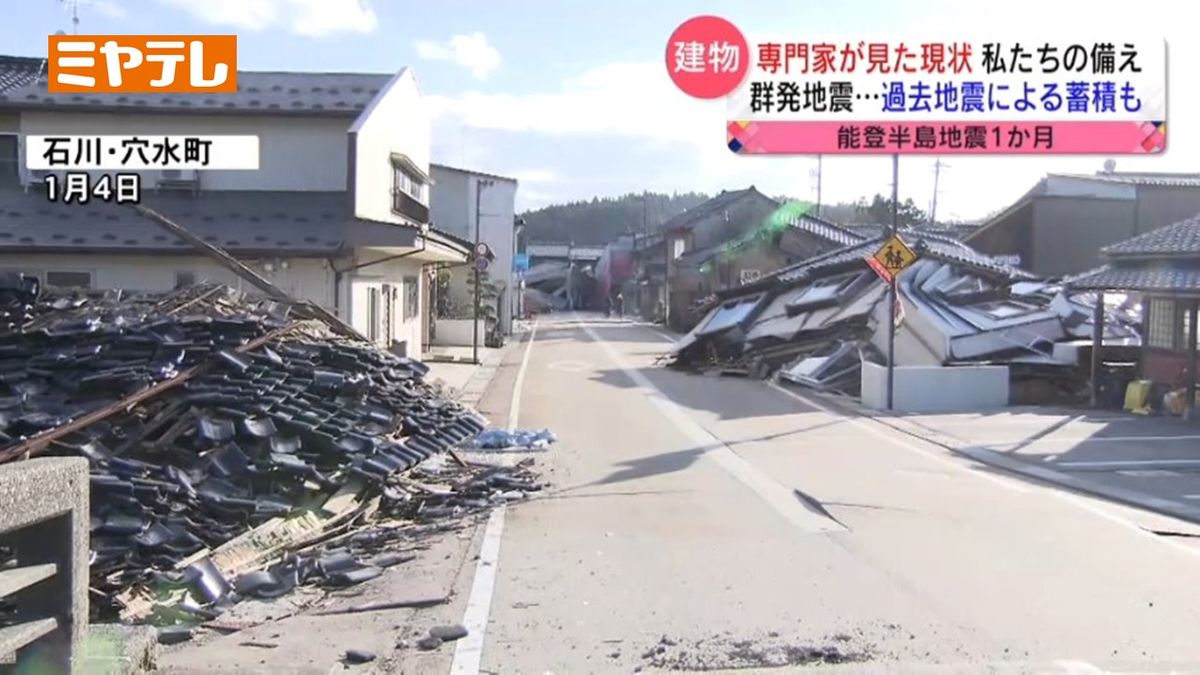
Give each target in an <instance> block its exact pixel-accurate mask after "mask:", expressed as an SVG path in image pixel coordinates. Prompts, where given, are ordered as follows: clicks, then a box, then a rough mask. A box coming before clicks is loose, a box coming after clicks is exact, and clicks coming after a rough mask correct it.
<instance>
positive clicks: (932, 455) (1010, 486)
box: [767, 382, 1029, 492]
mask: <svg viewBox="0 0 1200 675" xmlns="http://www.w3.org/2000/svg"><path fill="white" fill-rule="evenodd" d="M767 386H769V387H771V388H772V389H774V390H775V391H778V392H780V393H782V394H784V395H786V396H790V397H791V398H794V399H796V400H797V401H800V402H801V403H803V404H805V405H807V406H811V407H813V408H816V409H817V410H820V411H821V412H823V413H825V414H827V415H833V416H835V417H840V418H842V419H844V420H846V421H847V422H850V423H851V424H853V425H855V426H857V427H858V428H860V429H863V430H864V431H866V432H868V433H870V434H872V435H875V436H878V437H879V438H883V439H886V440H888V441H890V442H891V443H893V444H895V445H898V446H900V447H902V448H904V449H905V450H908V451H910V452H915V453H917V454H918V455H921V456H922V457H925V458H926V459H930V460H933V461H935V462H937V463H939V464H942V465H944V466H948V467H952V468H954V469H955V470H957V471H962V472H965V473H968V474H971V475H973V476H976V477H978V478H983V479H984V480H989V481H991V482H993V483H995V484H996V485H999V486H1000V487H1003V488H1005V489H1007V490H1013V491H1015V492H1029V488H1027V487H1025V486H1024V485H1021V484H1020V483H1018V482H1016V481H1014V480H1011V479H1008V478H1003V477H1001V476H995V475H992V474H988V473H979V472H977V471H972V470H970V469H969V468H967V467H965V466H963V465H962V464H959V463H958V462H956V461H954V460H952V459H950V458H949V457H947V456H946V455H944V454H942V453H940V452H937V451H934V450H927V449H925V448H922V447H920V446H918V445H915V444H913V443H909V442H908V441H906V440H904V438H902V437H901V436H900V435H901V434H902V432H900V431H893V432H891V433H889V432H887V431H884V430H883V429H882V428H880V426H879V425H878V423H873V422H870V421H866V420H863V419H860V418H857V417H849V416H847V415H843V414H842V413H839V412H837V411H835V410H833V409H831V408H827V407H825V406H823V405H821V404H820V403H817V402H816V401H814V400H812V399H810V398H808V397H807V396H801V395H800V394H797V393H796V392H794V391H792V390H790V389H788V388H786V387H783V386H780V385H778V384H776V383H774V382H770V383H768V385H767Z"/></svg>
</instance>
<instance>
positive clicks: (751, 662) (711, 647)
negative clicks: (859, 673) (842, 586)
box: [641, 632, 873, 671]
mask: <svg viewBox="0 0 1200 675" xmlns="http://www.w3.org/2000/svg"><path fill="white" fill-rule="evenodd" d="M842 637H845V636H835V637H833V638H828V639H826V640H822V641H821V642H833V641H837V642H839V643H840V644H811V643H810V641H808V640H802V639H799V638H794V639H785V638H783V637H781V636H780V635H779V633H777V632H772V633H771V634H768V635H766V636H762V637H755V638H734V637H731V636H729V635H715V636H712V637H710V638H707V639H700V640H695V641H684V640H679V641H677V640H671V639H668V638H666V637H663V638H662V639H660V640H659V641H658V643H657V644H655V645H654V646H652V647H650V648H649V649H647V650H646V651H645V652H643V653H642V654H641V659H642V661H643V662H645V664H646V665H649V666H650V667H652V668H657V669H665V670H673V671H674V670H679V671H684V670H686V671H693V670H736V669H742V668H756V669H757V668H779V667H786V666H812V665H835V664H847V663H862V662H865V661H869V660H871V659H872V658H873V657H872V648H871V647H870V646H865V645H864V646H854V645H851V644H849V643H847V642H846V641H844V640H842V639H841V638H842Z"/></svg>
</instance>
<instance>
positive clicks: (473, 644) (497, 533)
mask: <svg viewBox="0 0 1200 675" xmlns="http://www.w3.org/2000/svg"><path fill="white" fill-rule="evenodd" d="M537 327H538V324H537V320H536V319H535V320H534V322H533V326H532V327H530V329H529V340H528V342H526V344H525V354H524V355H523V356H522V357H521V367H520V368H518V369H517V379H516V381H515V382H514V383H513V390H512V401H511V402H510V404H509V407H508V430H509V431H515V430H516V428H517V419H518V417H519V416H520V414H521V389H522V388H523V387H524V386H525V371H526V370H528V368H529V355H530V353H532V352H533V340H534V338H535V337H537ZM506 512H507V508H506V507H505V506H504V505H503V504H501V505H500V506H498V507H497V508H496V510H494V511H492V515H491V516H489V517H488V522H487V527H486V528H485V529H484V531H483V544H482V545H481V546H480V548H479V561H478V562H477V563H476V564H475V580H474V581H473V582H472V583H471V595H470V596H469V597H468V598H467V610H466V612H464V614H463V626H465V627H466V629H467V636H466V637H464V638H462V639H461V640H459V641H458V642H456V643H455V644H454V661H453V662H452V663H451V664H450V672H451V673H454V674H455V675H478V673H479V666H480V664H481V663H482V661H483V646H484V642H485V639H484V638H485V637H486V632H487V624H488V617H489V616H490V615H491V611H492V595H493V594H494V593H495V590H496V568H497V567H498V566H499V564H500V540H501V538H502V537H503V536H504V516H505V514H506Z"/></svg>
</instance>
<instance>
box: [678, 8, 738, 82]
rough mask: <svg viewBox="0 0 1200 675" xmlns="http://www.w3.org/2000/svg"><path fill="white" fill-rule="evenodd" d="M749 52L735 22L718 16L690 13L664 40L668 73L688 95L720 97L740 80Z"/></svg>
mask: <svg viewBox="0 0 1200 675" xmlns="http://www.w3.org/2000/svg"><path fill="white" fill-rule="evenodd" d="M750 56H751V55H750V48H749V47H748V46H747V45H746V38H745V37H743V36H742V32H741V31H740V30H738V29H737V26H735V25H733V24H731V23H729V22H728V21H726V20H725V19H722V18H720V17H717V16H697V17H692V18H691V19H688V20H687V21H684V22H683V23H682V24H680V26H679V28H676V29H675V32H674V33H671V39H670V40H668V41H667V73H668V74H670V76H671V81H672V82H674V83H675V86H676V87H679V88H680V89H681V90H683V92H684V93H685V94H688V95H689V96H695V97H696V98H719V97H721V96H725V95H727V94H729V93H731V92H732V91H733V90H734V89H736V88H737V86H738V85H739V84H741V83H742V78H744V77H745V76H746V70H747V69H749V67H750Z"/></svg>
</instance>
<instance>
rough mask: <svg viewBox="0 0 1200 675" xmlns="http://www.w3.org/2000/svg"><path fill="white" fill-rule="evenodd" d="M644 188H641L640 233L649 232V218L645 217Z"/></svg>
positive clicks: (645, 192) (645, 193)
mask: <svg viewBox="0 0 1200 675" xmlns="http://www.w3.org/2000/svg"><path fill="white" fill-rule="evenodd" d="M647 194H648V193H647V191H646V190H642V234H650V225H649V223H650V220H649V219H648V218H647V217H646V195H647Z"/></svg>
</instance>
